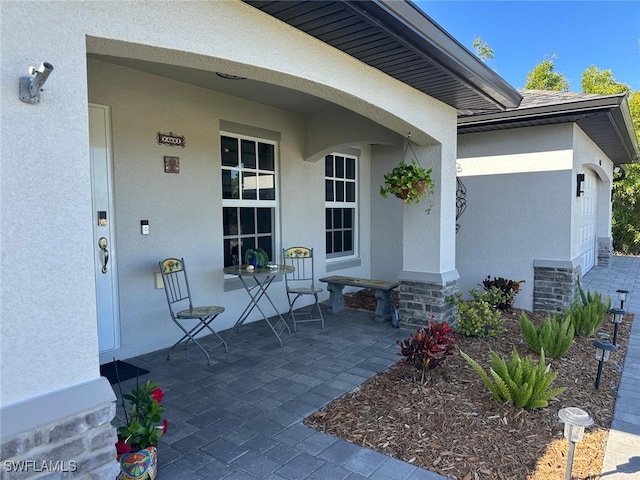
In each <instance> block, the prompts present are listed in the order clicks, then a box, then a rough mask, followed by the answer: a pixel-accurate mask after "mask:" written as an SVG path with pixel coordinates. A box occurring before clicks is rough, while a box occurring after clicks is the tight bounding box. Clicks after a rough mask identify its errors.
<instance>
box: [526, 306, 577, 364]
mask: <svg viewBox="0 0 640 480" xmlns="http://www.w3.org/2000/svg"><path fill="white" fill-rule="evenodd" d="M520 330H521V331H522V335H523V336H524V339H525V341H526V342H527V345H528V346H529V349H530V350H532V351H534V352H536V353H537V352H539V351H540V350H543V351H545V352H547V355H548V356H549V357H551V358H560V357H562V356H563V355H564V354H565V353H567V350H569V347H571V344H572V343H573V336H574V334H575V328H574V327H573V324H572V323H571V319H570V318H565V319H562V318H561V317H560V318H558V317H555V318H551V317H549V318H546V319H544V320H543V321H542V323H541V324H540V326H539V327H538V328H536V327H535V326H534V325H533V323H532V322H531V320H529V317H527V314H526V313H524V312H522V313H521V314H520Z"/></svg>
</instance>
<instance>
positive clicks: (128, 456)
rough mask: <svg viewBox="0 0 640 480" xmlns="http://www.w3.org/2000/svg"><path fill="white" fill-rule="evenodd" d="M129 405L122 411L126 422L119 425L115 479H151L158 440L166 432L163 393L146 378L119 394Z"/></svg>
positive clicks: (153, 477)
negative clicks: (144, 380) (118, 468)
mask: <svg viewBox="0 0 640 480" xmlns="http://www.w3.org/2000/svg"><path fill="white" fill-rule="evenodd" d="M122 397H123V405H124V400H128V401H129V403H130V404H131V407H130V409H129V413H128V414H127V412H126V410H125V419H126V422H127V424H126V425H124V426H122V427H120V428H118V443H116V451H117V454H118V462H120V475H119V476H118V480H129V479H138V480H143V479H149V480H154V479H155V478H156V473H157V455H158V454H157V446H158V440H159V439H160V437H161V436H162V435H164V434H165V433H166V431H167V425H168V422H167V420H166V419H163V418H162V413H163V412H164V406H162V405H161V402H162V399H163V398H164V392H163V391H162V390H161V389H160V388H159V386H158V384H157V383H154V382H151V381H148V382H146V383H144V384H142V385H139V386H137V387H136V388H134V389H133V390H132V391H131V393H128V394H124V395H122Z"/></svg>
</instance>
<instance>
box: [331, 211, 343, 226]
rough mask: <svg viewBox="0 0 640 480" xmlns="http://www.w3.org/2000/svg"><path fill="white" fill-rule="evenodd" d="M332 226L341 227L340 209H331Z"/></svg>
mask: <svg viewBox="0 0 640 480" xmlns="http://www.w3.org/2000/svg"><path fill="white" fill-rule="evenodd" d="M333 228H342V209H341V208H334V209H333Z"/></svg>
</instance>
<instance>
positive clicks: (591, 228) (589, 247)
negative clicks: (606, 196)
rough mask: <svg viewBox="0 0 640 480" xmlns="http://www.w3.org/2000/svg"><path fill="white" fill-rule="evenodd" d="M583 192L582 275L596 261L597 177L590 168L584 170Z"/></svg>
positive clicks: (581, 210) (581, 228)
mask: <svg viewBox="0 0 640 480" xmlns="http://www.w3.org/2000/svg"><path fill="white" fill-rule="evenodd" d="M583 173H584V183H583V184H582V187H583V191H584V193H583V194H582V197H581V198H580V230H579V236H580V255H581V257H582V275H584V274H585V273H587V272H588V271H589V270H591V268H593V266H594V265H595V261H596V211H597V204H598V202H597V200H598V195H597V194H598V179H597V178H596V176H595V174H594V173H593V172H591V171H590V170H584V172H583Z"/></svg>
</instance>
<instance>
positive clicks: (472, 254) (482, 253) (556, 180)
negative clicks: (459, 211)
mask: <svg viewBox="0 0 640 480" xmlns="http://www.w3.org/2000/svg"><path fill="white" fill-rule="evenodd" d="M571 147H572V127H571V126H570V125H568V126H551V127H535V128H525V129H517V130H507V131H500V132H488V133H483V134H469V135H460V136H459V137H458V163H459V169H460V171H459V177H460V179H461V180H462V182H463V183H464V185H465V186H466V188H467V197H466V198H467V209H466V211H465V212H464V214H463V215H462V216H461V217H460V219H459V224H460V230H459V232H458V234H457V239H456V240H457V241H456V261H457V266H458V271H459V272H460V290H461V291H463V292H467V291H469V290H470V289H472V288H482V287H481V286H480V287H479V286H478V284H481V282H482V280H483V279H484V278H485V277H486V276H487V275H491V276H492V277H493V276H500V277H505V278H509V279H511V280H525V283H524V284H522V289H521V292H520V294H519V295H518V296H517V297H516V301H515V306H516V307H518V308H526V309H529V310H531V309H532V307H533V261H534V259H545V260H569V259H570V256H571V245H570V239H571V211H572V210H571V208H572V198H573V196H575V192H574V189H575V186H573V187H572V185H573V184H572V172H573V153H572V151H571Z"/></svg>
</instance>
